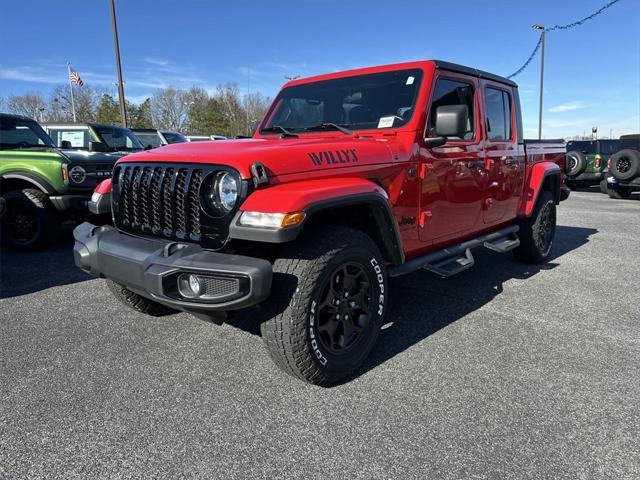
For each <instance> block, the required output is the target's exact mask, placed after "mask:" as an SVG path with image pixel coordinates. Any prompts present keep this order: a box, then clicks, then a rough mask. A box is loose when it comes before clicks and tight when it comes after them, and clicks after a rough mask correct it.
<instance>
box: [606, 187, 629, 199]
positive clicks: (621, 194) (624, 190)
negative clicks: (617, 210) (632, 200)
mask: <svg viewBox="0 0 640 480" xmlns="http://www.w3.org/2000/svg"><path fill="white" fill-rule="evenodd" d="M607 193H608V194H609V198H613V199H615V200H626V199H627V198H629V197H630V196H631V193H632V190H631V189H630V188H629V187H620V186H615V187H613V188H612V187H609V188H608V189H607Z"/></svg>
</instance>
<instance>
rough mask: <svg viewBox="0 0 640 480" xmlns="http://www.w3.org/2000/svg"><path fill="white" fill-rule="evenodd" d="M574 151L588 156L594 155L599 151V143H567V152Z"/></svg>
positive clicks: (580, 141)
mask: <svg viewBox="0 0 640 480" xmlns="http://www.w3.org/2000/svg"><path fill="white" fill-rule="evenodd" d="M572 150H577V151H579V152H582V153H584V154H586V155H592V154H594V153H596V151H597V142H596V141H588V140H584V141H582V140H578V141H571V142H567V152H570V151H572Z"/></svg>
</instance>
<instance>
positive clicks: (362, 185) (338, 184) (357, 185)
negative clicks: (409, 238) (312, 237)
mask: <svg viewBox="0 0 640 480" xmlns="http://www.w3.org/2000/svg"><path fill="white" fill-rule="evenodd" d="M356 205H365V206H367V207H368V208H369V209H370V210H371V212H372V214H373V217H374V219H375V222H376V224H377V227H378V229H379V230H380V233H381V235H380V238H381V240H382V243H383V247H384V250H385V252H383V254H384V253H386V254H387V255H386V256H388V257H389V259H390V261H391V263H393V264H400V263H403V262H404V252H403V249H402V242H401V237H400V231H399V229H398V224H397V222H396V221H395V220H394V217H393V213H392V211H391V206H390V205H389V200H388V195H387V192H386V191H385V190H384V189H383V188H382V187H381V186H380V185H378V184H376V183H374V182H372V181H370V180H366V179H363V178H334V179H323V180H307V181H305V180H303V181H299V182H292V183H286V184H281V185H274V186H272V187H267V188H263V189H258V190H255V191H254V192H252V193H251V194H250V196H249V197H248V198H247V199H246V200H245V201H244V203H243V204H242V205H241V207H240V210H239V211H238V212H237V213H236V214H235V216H234V218H233V220H232V221H231V225H230V226H229V238H232V239H237V240H250V241H256V242H266V243H284V242H290V241H293V240H295V239H296V238H298V236H299V235H300V233H301V232H302V231H303V229H304V226H305V225H306V224H307V223H308V221H309V220H310V219H311V218H313V216H314V215H315V214H317V213H320V212H322V211H326V210H330V209H334V208H340V207H350V206H356ZM245 211H258V212H265V213H294V212H304V213H305V214H306V216H305V219H304V221H303V222H302V223H301V224H300V225H298V226H296V227H292V228H260V227H247V226H245V225H240V224H239V221H240V216H241V215H242V212H245Z"/></svg>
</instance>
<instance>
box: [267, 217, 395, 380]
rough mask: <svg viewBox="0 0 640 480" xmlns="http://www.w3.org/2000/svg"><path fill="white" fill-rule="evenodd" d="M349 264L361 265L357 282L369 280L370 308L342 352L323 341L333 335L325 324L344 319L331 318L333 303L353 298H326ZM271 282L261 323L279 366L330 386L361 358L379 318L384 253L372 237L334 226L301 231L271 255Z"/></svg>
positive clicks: (383, 296)
mask: <svg viewBox="0 0 640 480" xmlns="http://www.w3.org/2000/svg"><path fill="white" fill-rule="evenodd" d="M348 268H352V269H355V270H354V271H358V269H360V270H361V272H362V275H361V277H359V278H361V280H362V281H361V282H360V283H359V285H365V283H367V282H368V283H367V285H369V287H367V288H370V290H368V291H369V292H370V295H368V296H363V298H364V297H367V298H368V299H369V300H367V301H368V302H369V306H372V308H370V309H369V312H370V313H369V315H368V317H366V318H368V320H367V321H366V323H365V326H358V328H361V331H360V333H357V334H356V337H355V338H356V340H355V341H354V342H353V344H351V345H350V346H347V347H346V350H345V351H343V352H342V353H340V352H339V351H338V352H336V351H335V350H332V349H331V347H328V346H327V343H328V342H330V340H327V339H330V338H331V337H330V336H329V334H328V333H327V331H326V329H327V325H329V324H330V323H332V325H335V324H340V325H343V324H342V323H340V322H341V321H340V320H334V317H333V312H334V310H331V309H336V311H338V309H339V308H348V307H347V305H351V302H350V300H351V299H350V300H349V302H344V304H342V305H341V306H339V307H338V306H334V302H335V300H332V301H331V302H329V301H327V299H326V296H327V295H334V292H336V291H337V290H339V288H338V284H339V281H340V275H341V273H340V272H343V271H344V272H348V270H342V269H348ZM347 277H348V275H347V274H344V275H343V277H342V278H343V280H342V281H343V284H344V285H346V283H347V282H346V279H347ZM350 282H352V281H351V280H350ZM355 283H356V282H353V283H350V284H352V285H355ZM272 285H273V287H272V291H271V295H270V297H269V300H267V302H265V303H264V304H263V306H262V311H263V315H264V320H263V322H262V323H261V326H260V329H261V333H262V338H263V340H264V343H265V346H266V348H267V350H268V352H269V354H270V356H271V358H272V359H273V361H274V362H275V363H276V365H278V367H280V369H282V370H283V371H284V372H286V373H288V374H290V375H293V376H294V377H297V378H299V379H302V380H304V381H306V382H309V383H311V384H315V385H320V386H324V387H328V386H331V385H334V384H336V383H337V382H339V381H341V380H342V379H344V378H345V377H348V376H349V375H350V374H351V373H353V372H354V371H355V370H356V369H357V368H358V367H359V366H360V365H361V364H362V363H363V361H364V360H365V358H366V357H367V356H368V355H369V353H370V351H371V349H372V348H373V346H374V344H375V341H376V339H377V337H378V333H379V330H380V327H381V326H382V324H383V321H384V315H385V313H386V302H387V296H388V294H387V290H388V287H387V277H386V272H385V269H384V263H383V259H382V255H381V254H380V251H379V250H378V247H377V246H376V244H375V243H374V242H373V240H372V239H371V238H370V237H368V236H367V235H365V234H364V233H362V232H360V231H357V230H353V229H350V228H338V227H325V228H323V229H321V230H315V231H310V232H305V234H304V237H302V238H300V239H299V240H298V241H296V242H295V243H293V244H290V245H289V246H287V247H286V248H285V249H284V250H283V251H282V252H281V254H280V255H279V258H277V259H276V260H275V262H274V264H273V284H272ZM334 285H335V290H334ZM327 289H329V290H327ZM342 292H345V291H344V290H342ZM345 293H347V294H348V292H345ZM337 295H339V296H332V297H331V298H333V299H337V298H341V295H342V293H338V294H337ZM353 299H355V297H353ZM338 303H340V302H338ZM323 305H325V306H323ZM328 311H330V312H332V313H331V315H330V316H327V315H326V314H327V312H328ZM338 313H339V314H340V315H341V314H342V313H343V312H341V311H338ZM355 317H356V314H354V315H353V318H355ZM327 318H328V319H329V320H327ZM344 318H347V316H345V317H344ZM358 318H361V315H359V316H358ZM355 323H357V322H356V321H355V320H354V322H353V324H355ZM344 325H345V326H343V327H342V330H341V331H342V332H343V337H342V340H343V342H344V338H346V337H347V334H346V332H347V331H348V327H347V324H346V323H345V324H344ZM339 328H340V327H338V329H339ZM338 331H339V330H338ZM349 335H353V334H352V333H349ZM358 335H359V336H358ZM338 343H339V342H338ZM332 345H334V346H336V348H344V347H340V346H339V344H333V343H332Z"/></svg>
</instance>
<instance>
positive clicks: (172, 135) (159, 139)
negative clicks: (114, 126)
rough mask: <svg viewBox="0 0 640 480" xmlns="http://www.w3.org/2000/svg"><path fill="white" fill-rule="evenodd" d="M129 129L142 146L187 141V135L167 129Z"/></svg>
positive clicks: (150, 146)
mask: <svg viewBox="0 0 640 480" xmlns="http://www.w3.org/2000/svg"><path fill="white" fill-rule="evenodd" d="M131 131H132V132H133V133H134V134H135V136H136V137H138V140H140V143H142V144H143V145H144V148H146V149H151V148H157V147H161V146H162V145H169V144H170V143H184V142H187V141H188V140H187V137H185V136H184V135H183V134H181V133H179V132H171V131H168V130H156V129H155V128H132V129H131Z"/></svg>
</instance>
